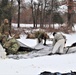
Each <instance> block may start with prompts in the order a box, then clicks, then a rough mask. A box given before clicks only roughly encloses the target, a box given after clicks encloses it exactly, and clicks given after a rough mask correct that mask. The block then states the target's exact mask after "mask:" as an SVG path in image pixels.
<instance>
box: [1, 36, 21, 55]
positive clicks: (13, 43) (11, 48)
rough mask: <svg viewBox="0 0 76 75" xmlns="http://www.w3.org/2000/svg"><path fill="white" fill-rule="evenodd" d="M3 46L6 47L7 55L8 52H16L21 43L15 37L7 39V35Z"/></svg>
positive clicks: (3, 40) (3, 39)
mask: <svg viewBox="0 0 76 75" xmlns="http://www.w3.org/2000/svg"><path fill="white" fill-rule="evenodd" d="M2 44H3V47H4V48H5V49H6V52H7V55H8V54H16V53H17V51H18V49H19V48H20V45H19V44H18V42H17V40H16V39H15V37H13V38H10V39H7V37H6V36H4V37H3V38H2Z"/></svg>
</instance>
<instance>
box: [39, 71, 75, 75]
mask: <svg viewBox="0 0 76 75" xmlns="http://www.w3.org/2000/svg"><path fill="white" fill-rule="evenodd" d="M39 75H76V72H71V73H60V72H55V73H52V72H47V71H44V72H42V73H40V74H39Z"/></svg>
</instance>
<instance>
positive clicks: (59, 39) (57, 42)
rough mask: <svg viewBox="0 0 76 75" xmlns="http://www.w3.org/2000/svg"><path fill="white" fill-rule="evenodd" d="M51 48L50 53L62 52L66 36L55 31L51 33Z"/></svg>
mask: <svg viewBox="0 0 76 75" xmlns="http://www.w3.org/2000/svg"><path fill="white" fill-rule="evenodd" d="M53 36H54V39H53V46H54V47H53V50H52V53H53V54H54V53H57V52H58V54H63V49H64V46H65V41H66V37H65V36H64V35H62V34H57V33H56V32H54V33H53ZM58 49H59V50H58Z"/></svg>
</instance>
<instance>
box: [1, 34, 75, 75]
mask: <svg viewBox="0 0 76 75" xmlns="http://www.w3.org/2000/svg"><path fill="white" fill-rule="evenodd" d="M65 35H66V37H67V43H66V46H69V45H71V44H72V43H74V42H76V33H74V34H65ZM51 36H52V35H51V34H50V37H51ZM19 41H21V42H23V43H24V44H26V45H28V46H30V47H34V46H36V44H37V39H35V40H34V39H28V40H26V36H25V37H24V36H22V37H21V39H20V40H19ZM47 43H49V44H51V43H52V42H51V41H49V40H47ZM75 57H76V53H70V54H64V55H52V56H48V55H46V56H41V57H33V58H28V59H12V58H6V59H0V75H39V74H40V73H41V72H43V71H50V72H61V73H66V72H70V71H71V70H72V71H76V59H75Z"/></svg>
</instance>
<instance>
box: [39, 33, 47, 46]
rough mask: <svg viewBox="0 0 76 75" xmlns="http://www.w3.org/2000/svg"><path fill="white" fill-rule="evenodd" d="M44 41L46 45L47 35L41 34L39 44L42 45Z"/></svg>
mask: <svg viewBox="0 0 76 75" xmlns="http://www.w3.org/2000/svg"><path fill="white" fill-rule="evenodd" d="M42 39H43V40H44V44H43V45H46V39H47V34H46V33H40V34H39V36H38V43H40V42H41V41H42Z"/></svg>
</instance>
